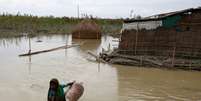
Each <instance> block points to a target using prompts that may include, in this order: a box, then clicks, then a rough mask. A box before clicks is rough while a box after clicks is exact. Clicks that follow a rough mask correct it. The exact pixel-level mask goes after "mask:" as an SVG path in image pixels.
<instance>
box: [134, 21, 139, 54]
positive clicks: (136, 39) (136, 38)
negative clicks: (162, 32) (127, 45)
mask: <svg viewBox="0 0 201 101" xmlns="http://www.w3.org/2000/svg"><path fill="white" fill-rule="evenodd" d="M138 29H139V28H138V24H137V31H136V36H135V55H136V54H137V41H138Z"/></svg>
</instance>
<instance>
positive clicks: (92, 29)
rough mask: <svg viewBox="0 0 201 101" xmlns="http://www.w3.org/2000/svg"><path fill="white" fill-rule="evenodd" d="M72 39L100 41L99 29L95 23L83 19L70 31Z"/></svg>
mask: <svg viewBox="0 0 201 101" xmlns="http://www.w3.org/2000/svg"><path fill="white" fill-rule="evenodd" d="M72 37H73V38H79V39H100V38H101V29H100V27H99V26H98V24H96V22H95V21H93V20H90V19H85V20H83V21H81V22H80V23H79V24H78V25H77V26H76V27H75V29H74V30H73V31H72Z"/></svg>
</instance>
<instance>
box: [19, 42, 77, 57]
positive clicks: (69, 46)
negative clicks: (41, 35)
mask: <svg viewBox="0 0 201 101" xmlns="http://www.w3.org/2000/svg"><path fill="white" fill-rule="evenodd" d="M76 46H80V45H77V44H74V45H65V46H60V47H57V48H52V49H47V50H42V51H36V52H31V53H29V52H28V53H26V54H20V55H19V56H30V55H36V54H41V53H46V52H51V51H55V50H59V49H67V48H71V47H76Z"/></svg>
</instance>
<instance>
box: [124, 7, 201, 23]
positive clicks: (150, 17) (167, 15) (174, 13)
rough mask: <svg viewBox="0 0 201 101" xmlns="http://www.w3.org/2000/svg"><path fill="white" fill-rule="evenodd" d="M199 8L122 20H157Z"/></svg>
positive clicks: (128, 21) (127, 21)
mask: <svg viewBox="0 0 201 101" xmlns="http://www.w3.org/2000/svg"><path fill="white" fill-rule="evenodd" d="M197 10H201V7H198V8H189V9H185V10H181V11H175V12H169V13H163V14H157V15H152V16H149V17H145V18H143V19H129V20H124V23H131V22H143V21H157V20H162V19H164V18H166V17H170V16H174V15H179V14H183V13H187V12H193V11H197Z"/></svg>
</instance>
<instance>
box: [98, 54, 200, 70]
mask: <svg viewBox="0 0 201 101" xmlns="http://www.w3.org/2000/svg"><path fill="white" fill-rule="evenodd" d="M100 58H101V59H103V60H104V61H106V62H107V63H111V64H120V65H130V66H140V67H155V68H164V69H182V70H195V71H201V59H187V58H181V57H180V58H176V57H175V58H172V57H164V56H152V55H124V54H119V53H118V50H115V51H114V52H112V53H106V52H104V53H101V54H100Z"/></svg>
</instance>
